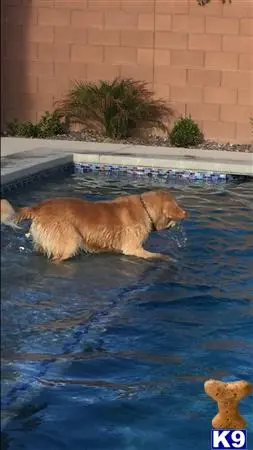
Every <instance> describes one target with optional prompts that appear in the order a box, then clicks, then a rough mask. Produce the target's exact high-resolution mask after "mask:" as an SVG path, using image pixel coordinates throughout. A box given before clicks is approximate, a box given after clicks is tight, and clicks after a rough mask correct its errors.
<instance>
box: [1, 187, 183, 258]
mask: <svg viewBox="0 0 253 450" xmlns="http://www.w3.org/2000/svg"><path fill="white" fill-rule="evenodd" d="M185 217H186V212H185V211H184V210H183V209H182V208H180V206H179V205H178V204H177V202H176V200H175V199H174V198H173V197H172V196H171V195H170V194H169V193H168V192H166V191H151V192H144V193H143V194H141V195H129V196H124V197H123V196H122V197H118V198H116V199H114V200H108V201H97V202H89V201H87V200H81V199H74V198H55V199H50V200H46V201H43V202H41V203H39V204H37V205H35V206H32V207H26V208H20V209H18V210H17V211H15V210H14V209H13V207H12V206H11V205H10V203H9V202H8V201H7V200H5V199H2V200H1V222H2V223H5V224H7V225H10V226H16V224H17V223H19V222H21V221H22V220H25V219H31V220H32V224H31V228H30V233H31V235H32V238H33V241H34V246H35V249H36V250H38V251H39V252H41V253H44V254H46V255H47V257H48V258H51V260H52V261H54V262H60V261H63V260H66V259H68V258H71V257H72V256H74V255H75V254H77V253H78V252H79V251H82V250H83V251H87V252H92V253H94V252H108V251H109V252H110V251H114V252H119V253H123V254H124V255H131V256H136V257H140V258H145V259H153V258H162V259H168V257H167V256H166V255H162V254H160V253H151V252H148V251H147V250H145V249H144V248H143V247H142V245H143V243H144V242H145V240H146V239H147V238H148V236H149V234H150V232H151V231H152V229H156V230H157V231H159V230H163V229H166V228H169V227H170V226H172V225H173V224H174V222H175V221H178V220H182V219H184V218H185Z"/></svg>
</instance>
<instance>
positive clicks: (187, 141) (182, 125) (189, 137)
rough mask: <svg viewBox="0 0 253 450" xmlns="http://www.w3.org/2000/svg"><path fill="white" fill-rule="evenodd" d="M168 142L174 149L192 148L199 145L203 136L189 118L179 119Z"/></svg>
mask: <svg viewBox="0 0 253 450" xmlns="http://www.w3.org/2000/svg"><path fill="white" fill-rule="evenodd" d="M169 140H170V143H171V144H172V145H174V146H175V147H192V146H196V145H199V144H201V143H202V142H203V141H204V135H203V133H202V131H201V130H200V128H199V126H198V124H197V123H196V122H194V120H192V118H191V116H189V117H180V119H179V120H177V121H176V122H175V124H174V126H173V128H172V130H171V132H170V135H169Z"/></svg>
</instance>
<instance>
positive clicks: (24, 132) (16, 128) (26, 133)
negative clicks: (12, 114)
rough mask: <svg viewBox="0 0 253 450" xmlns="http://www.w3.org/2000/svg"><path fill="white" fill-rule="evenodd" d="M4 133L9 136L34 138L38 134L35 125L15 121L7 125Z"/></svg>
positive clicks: (28, 122)
mask: <svg viewBox="0 0 253 450" xmlns="http://www.w3.org/2000/svg"><path fill="white" fill-rule="evenodd" d="M6 131H7V133H8V135H9V136H16V137H29V138H30V137H31V138H35V137H37V134H38V130H37V125H36V124H33V123H32V122H30V121H26V122H19V121H18V120H17V119H14V120H13V121H12V122H9V123H8V124H7V127H6Z"/></svg>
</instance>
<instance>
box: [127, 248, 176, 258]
mask: <svg viewBox="0 0 253 450" xmlns="http://www.w3.org/2000/svg"><path fill="white" fill-rule="evenodd" d="M123 254H124V255H127V256H136V257H137V258H143V259H161V260H163V261H169V259H170V258H169V256H168V255H163V254H162V253H152V252H148V251H147V250H145V249H144V248H142V247H140V248H135V249H126V250H124V251H123Z"/></svg>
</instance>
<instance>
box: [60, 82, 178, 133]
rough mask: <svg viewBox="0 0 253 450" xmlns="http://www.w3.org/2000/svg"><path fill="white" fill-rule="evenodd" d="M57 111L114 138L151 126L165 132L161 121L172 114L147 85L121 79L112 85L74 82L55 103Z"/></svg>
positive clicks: (165, 129) (110, 83)
mask: <svg viewBox="0 0 253 450" xmlns="http://www.w3.org/2000/svg"><path fill="white" fill-rule="evenodd" d="M58 111H59V112H60V114H61V115H62V116H63V117H65V118H66V119H68V120H70V121H72V122H77V123H80V124H83V125H84V126H85V127H86V128H89V129H95V130H99V131H102V132H103V133H104V134H105V135H107V136H108V137H110V138H116V139H122V138H127V137H130V136H133V135H134V134H135V133H136V132H137V131H139V130H141V129H150V128H153V127H155V128H158V129H161V130H164V131H167V127H166V126H165V123H164V122H165V121H167V120H169V119H170V118H171V116H172V115H173V112H172V109H171V108H170V107H169V106H168V105H167V104H166V102H165V101H163V100H161V99H159V100H156V99H154V98H153V92H151V91H150V90H149V89H148V87H147V83H144V82H142V81H134V80H132V79H120V78H116V79H115V80H113V81H112V82H110V81H99V82H98V83H86V82H76V83H75V84H74V85H73V87H72V88H71V89H70V91H69V92H68V94H67V95H66V97H65V98H64V99H63V100H62V101H60V102H58Z"/></svg>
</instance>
